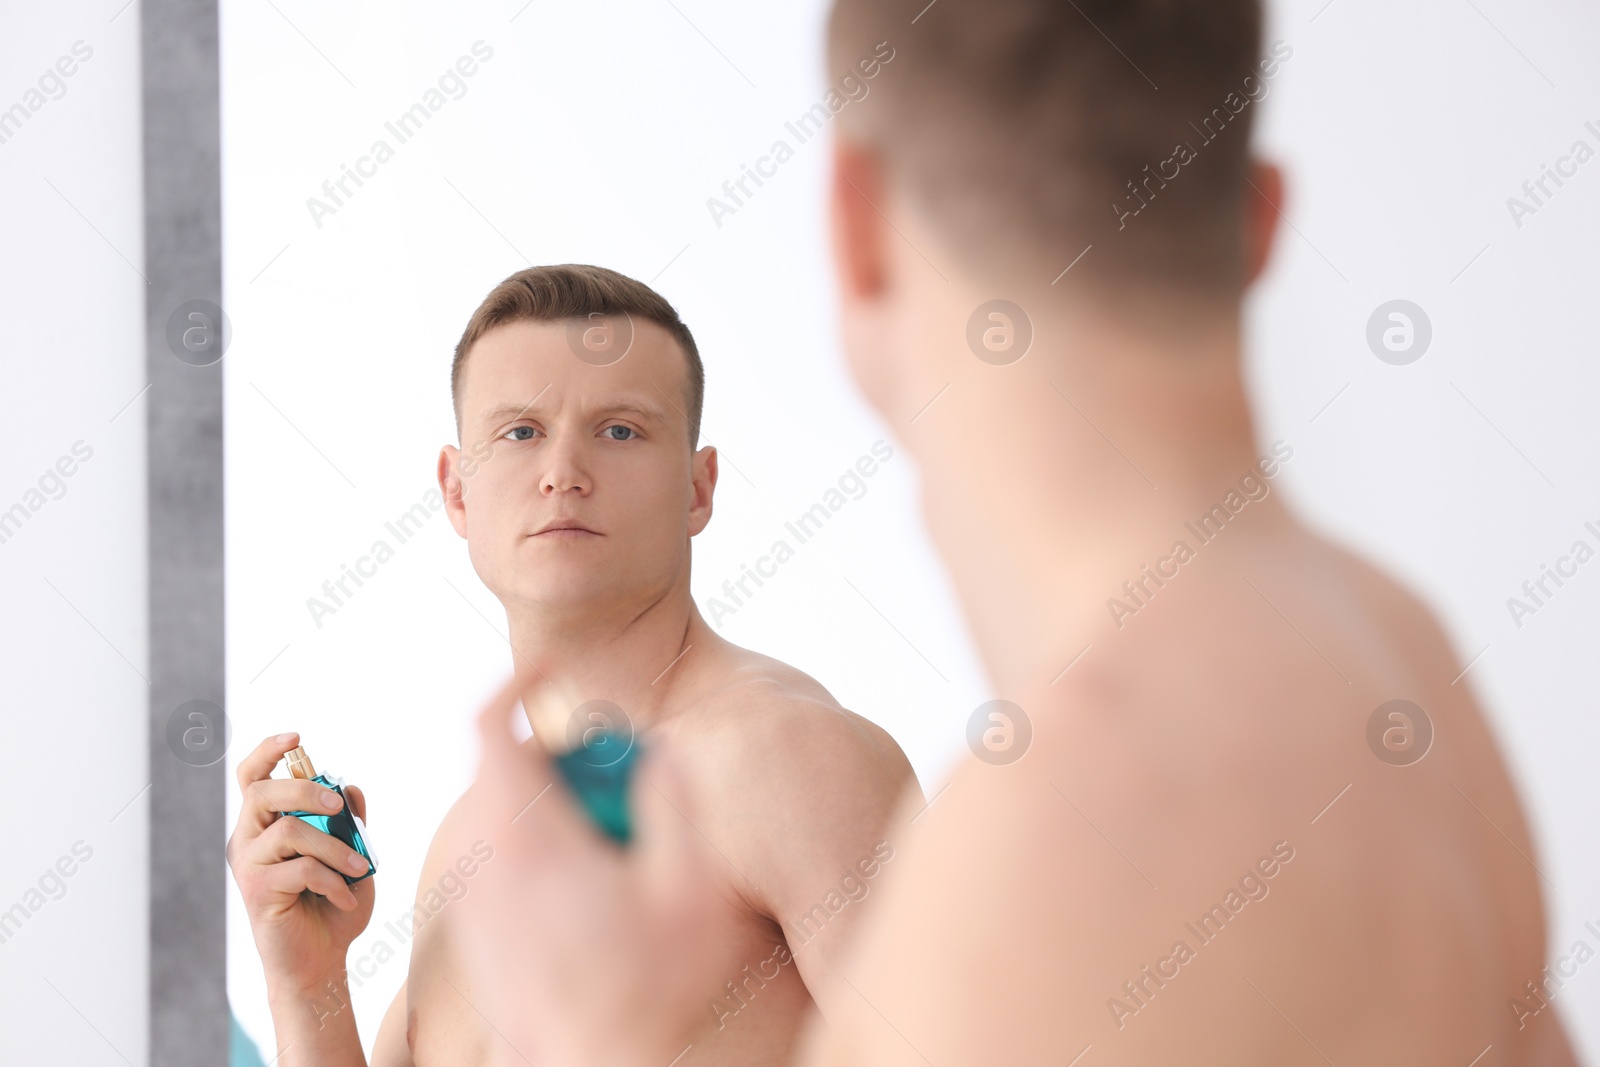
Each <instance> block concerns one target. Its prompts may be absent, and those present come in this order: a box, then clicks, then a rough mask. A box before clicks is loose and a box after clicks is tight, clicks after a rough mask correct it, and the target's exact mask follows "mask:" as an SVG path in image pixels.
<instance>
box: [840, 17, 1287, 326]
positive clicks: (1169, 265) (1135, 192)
mask: <svg viewBox="0 0 1600 1067" xmlns="http://www.w3.org/2000/svg"><path fill="white" fill-rule="evenodd" d="M1261 24H1262V12H1261V4H1260V0H1065V2H1064V0H984V2H983V3H963V2H961V0H935V2H934V3H933V4H931V5H930V4H928V2H927V0H836V2H835V4H834V8H833V14H832V18H831V21H830V25H829V33H828V53H829V59H828V62H829V69H830V71H832V72H835V73H837V72H839V71H846V70H850V69H851V68H853V67H854V66H855V64H856V63H857V62H858V61H859V60H860V59H861V58H862V57H863V56H870V55H871V54H872V50H873V47H874V46H875V45H876V44H877V43H878V42H879V41H884V40H887V41H888V42H889V43H890V44H891V45H892V46H893V47H894V49H895V53H894V60H893V62H892V63H889V64H886V65H885V67H884V69H883V71H882V72H881V73H880V74H879V76H878V77H877V78H876V80H875V81H874V83H873V86H872V92H871V94H870V96H868V97H867V98H866V99H864V100H861V101H859V102H852V103H851V104H850V106H849V107H847V108H845V109H844V110H843V111H842V112H841V113H840V116H839V119H838V121H839V123H840V124H841V128H840V133H841V134H842V135H843V136H844V137H845V138H846V139H848V140H850V141H853V142H856V143H858V144H861V145H862V146H864V147H866V148H869V149H871V150H873V151H874V152H875V153H876V154H877V155H878V156H879V157H880V158H881V160H882V161H883V163H884V166H885V170H886V177H887V179H888V182H889V184H890V185H891V187H894V188H899V189H902V190H904V191H905V193H906V194H907V195H908V197H909V198H910V199H911V200H912V201H913V203H914V204H915V205H916V206H917V208H918V209H919V211H920V213H921V214H922V215H923V216H924V217H925V218H926V219H927V220H929V222H930V223H931V224H932V225H933V226H934V227H935V229H936V232H938V233H940V235H941V236H942V238H943V239H944V240H945V241H946V242H947V243H948V244H949V246H950V248H951V249H952V251H954V252H955V253H957V254H959V255H960V256H961V257H962V259H963V261H964V262H965V263H966V264H967V267H968V271H969V273H972V274H976V275H978V276H980V277H991V278H1011V277H1016V276H1019V275H1024V274H1025V275H1028V276H1032V275H1035V274H1038V273H1039V272H1044V273H1043V275H1042V276H1043V278H1044V279H1045V280H1046V281H1048V280H1049V278H1050V277H1051V276H1052V275H1054V274H1055V273H1056V271H1059V270H1061V269H1062V268H1063V267H1065V266H1066V265H1067V264H1068V262H1069V261H1071V260H1073V258H1074V257H1076V256H1077V255H1078V254H1079V253H1080V252H1082V251H1083V250H1084V249H1085V248H1086V247H1088V246H1090V245H1092V246H1093V249H1092V251H1090V252H1089V254H1088V255H1087V256H1085V257H1084V259H1083V262H1082V263H1081V264H1079V265H1078V267H1077V268H1076V269H1075V270H1074V273H1073V275H1072V278H1073V283H1074V284H1075V285H1077V286H1080V287H1089V288H1091V289H1094V290H1098V291H1100V292H1102V293H1104V294H1105V295H1106V296H1107V297H1109V298H1115V297H1116V296H1118V295H1119V293H1120V294H1121V295H1124V296H1125V295H1128V293H1129V291H1130V290H1137V291H1138V292H1139V293H1140V294H1151V293H1162V292H1166V293H1171V294H1173V295H1175V296H1183V297H1187V298H1191V299H1193V298H1200V299H1218V300H1221V299H1229V300H1232V301H1236V300H1237V297H1238V296H1239V294H1240V292H1241V291H1242V288H1243V284H1244V269H1245V268H1244V252H1243V248H1242V241H1241V236H1240V234H1241V223H1242V204H1241V200H1242V197H1243V195H1244V193H1246V192H1249V191H1250V190H1249V186H1248V185H1247V184H1246V178H1247V177H1248V169H1247V168H1248V161H1249V139H1250V129H1251V120H1252V118H1253V113H1254V111H1255V108H1253V107H1251V106H1250V105H1251V103H1252V102H1253V101H1254V100H1258V99H1260V98H1261V97H1263V96H1265V95H1266V92H1267V86H1266V81H1265V79H1267V78H1270V77H1271V74H1272V73H1275V72H1276V70H1277V60H1276V59H1271V58H1268V59H1266V60H1263V59H1262V57H1260V56H1259V55H1258V52H1259V49H1260V46H1261ZM1279 58H1282V56H1281V55H1280V56H1279ZM1251 195H1255V194H1254V193H1251Z"/></svg>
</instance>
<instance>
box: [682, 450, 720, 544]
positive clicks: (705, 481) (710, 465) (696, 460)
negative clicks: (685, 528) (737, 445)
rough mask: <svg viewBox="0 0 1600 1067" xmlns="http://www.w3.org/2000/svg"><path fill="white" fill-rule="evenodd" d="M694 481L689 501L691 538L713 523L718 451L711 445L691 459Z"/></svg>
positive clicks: (690, 475)
mask: <svg viewBox="0 0 1600 1067" xmlns="http://www.w3.org/2000/svg"><path fill="white" fill-rule="evenodd" d="M689 477H690V478H691V480H692V485H691V487H690V488H691V492H692V493H693V496H692V497H690V499H689V536H690V537H693V536H695V535H696V534H698V533H699V532H700V531H701V530H704V529H705V528H706V524H707V523H709V522H710V521H711V497H712V494H713V493H715V492H716V488H717V450H716V449H715V448H713V447H711V446H710V445H707V446H706V447H704V448H702V449H701V450H700V451H698V452H696V453H695V454H694V455H693V456H691V457H690V459H689Z"/></svg>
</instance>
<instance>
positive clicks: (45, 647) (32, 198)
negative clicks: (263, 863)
mask: <svg viewBox="0 0 1600 1067" xmlns="http://www.w3.org/2000/svg"><path fill="white" fill-rule="evenodd" d="M122 6H123V0H115V2H107V3H94V4H71V5H65V4H60V5H58V4H50V5H43V4H40V5H33V4H29V5H24V4H22V3H18V2H12V0H0V110H9V109H10V108H11V107H12V105H14V104H17V103H19V102H22V101H23V100H24V99H25V94H26V92H27V91H28V90H29V89H37V88H38V83H39V78H40V76H41V75H42V74H44V73H45V72H46V71H47V70H52V69H53V68H54V67H55V64H56V62H57V60H59V59H60V58H61V57H62V56H70V55H71V54H72V46H73V44H74V43H75V42H79V41H81V42H82V43H83V48H84V49H86V50H88V51H89V52H90V53H91V54H90V55H89V58H88V59H87V60H85V61H82V62H80V63H78V65H77V69H76V71H75V73H73V74H72V76H71V77H69V78H66V79H64V86H65V91H64V92H62V91H60V90H59V89H58V90H56V92H58V93H59V98H56V99H47V100H46V102H45V103H44V104H43V106H42V107H40V108H39V109H38V110H37V111H35V112H33V113H31V114H30V115H29V116H28V118H27V119H26V121H25V122H23V124H22V125H21V127H20V129H17V130H15V132H14V133H12V134H11V135H10V136H9V137H8V138H7V139H6V140H5V141H4V142H3V143H0V445H3V447H0V511H6V510H9V509H10V508H11V507H12V505H14V504H17V503H19V502H23V501H25V500H26V499H27V497H26V494H27V492H28V491H29V490H30V489H38V487H39V483H40V478H41V477H42V476H43V475H44V474H45V473H46V471H47V470H50V469H52V468H54V467H55V465H56V463H57V461H58V460H60V459H61V458H62V457H64V456H66V457H71V450H72V446H73V444H74V443H76V442H79V441H81V442H82V443H83V447H84V448H86V449H89V450H92V451H91V454H90V458H89V460H88V461H87V462H85V463H81V464H79V465H78V466H77V467H76V469H75V471H74V473H73V474H72V475H71V476H70V477H68V478H66V479H65V481H64V488H65V491H64V492H61V491H60V490H55V492H57V493H59V498H57V499H51V498H50V496H51V494H50V493H48V492H47V493H46V499H47V502H46V503H45V504H44V506H43V507H41V508H39V509H38V510H37V511H36V512H34V513H33V514H32V515H31V516H30V517H29V518H28V519H27V520H26V522H25V523H24V525H23V526H22V527H21V528H20V529H18V530H17V531H16V532H15V534H14V535H13V536H11V537H9V538H8V539H7V540H6V541H5V542H4V543H0V725H3V728H4V744H3V746H0V752H3V757H0V758H3V760H4V763H5V768H4V770H3V771H0V812H3V813H4V814H3V815H0V822H3V824H4V827H5V856H4V858H3V859H0V912H5V911H10V910H11V909H12V908H13V906H14V905H18V904H24V906H28V903H29V901H28V898H27V894H28V892H29V891H30V890H34V891H39V888H40V879H41V877H42V876H44V875H45V873H46V872H47V871H49V870H52V869H54V868H55V865H56V863H57V861H59V860H61V859H62V858H63V857H66V858H67V859H69V860H70V859H72V858H73V853H72V847H73V845H74V843H77V842H82V844H81V846H80V849H86V850H88V855H89V859H88V860H87V861H85V862H83V863H82V864H80V865H78V866H77V867H76V868H75V869H74V873H73V874H72V875H71V876H70V877H67V878H66V879H64V881H63V884H64V887H65V892H64V893H61V894H60V896H59V897H58V898H57V897H55V896H54V893H53V892H51V891H50V889H49V888H47V890H46V891H45V892H44V893H42V894H41V895H42V896H44V901H43V906H42V907H39V908H38V910H37V911H35V912H34V913H33V914H32V915H31V917H29V918H28V919H27V920H26V921H25V922H24V923H23V924H22V926H21V928H20V929H19V930H17V931H16V932H15V933H14V934H12V935H11V936H10V937H9V938H8V939H7V940H6V941H5V943H4V944H0V1063H4V1064H31V1063H63V1064H65V1063H71V1064H123V1063H124V1062H125V1061H126V1062H132V1063H140V1064H142V1063H143V1058H144V1056H145V1055H146V1052H145V1048H146V1043H147V1033H148V1030H149V1023H148V1018H147V1017H148V1011H149V1008H148V999H149V988H150V980H149V958H150V953H149V948H148V939H149V920H148V911H149V895H150V889H149V881H150V880H149V874H148V870H149V858H148V842H149V832H150V825H149V808H148V803H147V802H148V798H149V795H150V794H149V792H148V789H147V787H148V785H149V782H150V777H149V755H148V750H147V747H146V746H147V744H148V741H147V738H146V733H147V729H146V717H147V715H148V709H149V702H150V688H149V684H148V681H147V680H148V678H149V676H150V667H149V662H148V661H149V626H148V621H147V620H148V604H147V596H146V587H147V583H148V581H149V577H148V568H147V565H146V532H145V531H146V515H145V418H146V415H147V410H146V404H145V395H144V394H143V389H144V385H145V383H146V382H147V381H148V380H149V378H148V377H147V376H146V374H145V352H144V315H145V311H144V301H145V281H144V278H143V277H142V275H141V271H142V270H143V268H144V240H143V218H144V203H143V199H142V197H143V190H142V182H141V169H140V155H139V138H140V133H139V22H138V19H137V17H136V16H135V15H134V14H132V12H131V11H130V12H124V13H122V14H121V15H120V16H117V9H118V8H120V7H122ZM113 16H117V17H116V18H115V21H113ZM67 469H72V468H71V467H70V466H69V467H68V468H67ZM79 854H80V855H81V854H82V852H81V851H80V853H79ZM57 873H59V872H57ZM55 892H59V890H57V891H55ZM34 902H37V901H36V898H35V901H34Z"/></svg>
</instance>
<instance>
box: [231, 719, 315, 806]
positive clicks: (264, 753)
mask: <svg viewBox="0 0 1600 1067" xmlns="http://www.w3.org/2000/svg"><path fill="white" fill-rule="evenodd" d="M299 743H300V734H299V733H297V732H295V731H292V730H291V731H290V732H288V733H285V734H277V735H276V736H273V737H269V738H267V739H265V740H264V741H262V742H261V743H260V744H259V745H257V746H256V747H255V749H254V750H253V751H252V752H251V753H250V754H249V755H248V756H246V757H244V759H242V760H240V761H239V766H238V768H237V769H236V770H235V772H234V773H235V776H236V777H237V778H238V781H239V788H240V790H241V791H242V790H245V789H248V788H249V787H250V783H251V782H257V781H260V780H261V779H263V778H271V777H272V768H274V767H276V766H277V765H278V761H279V760H281V759H283V754H284V753H285V752H287V751H289V750H290V749H291V748H294V747H295V746H296V745H298V744H299Z"/></svg>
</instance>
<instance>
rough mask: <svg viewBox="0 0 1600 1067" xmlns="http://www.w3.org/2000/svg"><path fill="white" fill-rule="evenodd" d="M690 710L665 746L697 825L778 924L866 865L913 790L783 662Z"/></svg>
mask: <svg viewBox="0 0 1600 1067" xmlns="http://www.w3.org/2000/svg"><path fill="white" fill-rule="evenodd" d="M693 700H694V706H693V708H692V709H690V710H688V711H685V712H683V713H681V714H680V715H679V716H678V717H677V719H676V720H675V721H674V723H673V724H672V725H673V729H672V730H671V732H670V743H671V744H672V745H673V747H674V748H675V749H676V751H677V754H678V757H679V759H680V760H681V761H682V765H683V766H684V768H685V769H686V770H687V771H688V777H689V778H690V780H691V783H692V788H693V790H694V794H695V795H694V798H693V801H694V804H695V807H696V808H697V809H698V811H699V813H700V815H699V816H697V818H699V819H703V820H704V825H705V827H706V832H707V835H708V837H710V838H712V839H713V840H714V841H715V842H716V843H717V846H718V847H719V848H720V849H722V850H723V851H724V852H725V853H726V854H727V856H728V858H729V859H730V860H731V862H733V863H734V864H735V866H737V867H738V868H739V869H740V871H741V872H742V873H743V874H744V875H745V876H746V878H747V879H748V880H749V883H753V886H751V885H746V886H745V887H744V891H745V892H747V893H748V899H749V902H750V904H751V905H752V906H753V907H754V908H755V909H756V910H757V911H759V912H761V913H763V914H766V915H768V916H770V917H772V918H773V919H774V920H775V921H778V922H780V923H783V922H785V921H788V920H790V919H792V917H793V915H795V914H799V913H800V912H802V911H804V909H805V908H806V907H807V906H808V905H809V904H810V903H811V901H812V898H814V897H816V896H817V895H819V894H823V893H825V892H826V891H827V890H828V889H830V888H831V887H832V885H833V883H836V882H837V881H838V880H839V879H840V877H842V876H843V875H844V874H848V873H849V871H850V870H851V869H852V867H853V866H855V865H856V864H857V863H859V862H860V861H862V860H863V859H868V860H870V859H871V858H872V856H873V855H874V848H875V847H878V845H879V843H880V842H882V841H883V840H884V838H885V834H886V833H887V832H888V827H889V824H890V822H891V821H892V819H893V816H894V813H895V810H896V808H897V806H898V805H899V804H900V803H901V802H902V799H903V798H904V797H905V796H906V795H907V794H908V793H911V792H914V791H915V790H916V789H917V781H916V776H915V775H914V773H913V772H912V769H911V765H910V763H909V761H907V759H906V757H905V753H904V752H902V751H901V749H900V746H899V745H898V744H896V743H895V741H894V738H892V737H891V736H890V735H889V734H888V732H887V731H885V730H883V729H882V728H881V727H879V726H877V725H876V724H875V723H873V722H871V721H870V720H869V719H867V718H866V717H864V716H862V715H858V714H856V713H854V712H852V711H849V710H848V709H846V708H843V707H841V706H840V705H839V703H838V701H836V700H835V699H834V698H833V696H832V694H830V693H829V692H828V691H827V690H826V689H825V688H823V686H821V685H820V684H818V683H817V681H816V680H815V679H813V678H811V677H810V676H808V675H806V674H805V673H804V672H803V671H799V670H796V669H795V668H793V667H790V666H788V665H786V664H783V663H781V662H779V661H777V660H773V659H771V658H769V657H765V656H759V655H756V654H754V653H748V654H743V655H741V657H740V659H739V661H738V662H737V664H736V666H735V667H734V669H733V670H731V671H728V672H726V673H725V675H724V676H723V677H721V678H719V679H718V680H717V682H716V684H715V685H713V686H710V687H707V688H706V689H705V690H703V691H702V692H700V693H699V694H696V695H695V697H694V698H693ZM841 925H842V924H841Z"/></svg>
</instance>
